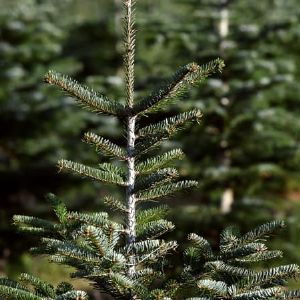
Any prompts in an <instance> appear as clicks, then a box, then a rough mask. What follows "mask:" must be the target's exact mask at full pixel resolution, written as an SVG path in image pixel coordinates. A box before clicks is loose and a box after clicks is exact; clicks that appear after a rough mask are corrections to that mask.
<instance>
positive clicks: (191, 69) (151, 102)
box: [133, 59, 224, 114]
mask: <svg viewBox="0 0 300 300" xmlns="http://www.w3.org/2000/svg"><path fill="white" fill-rule="evenodd" d="M223 67H224V62H223V61H222V60H221V59H215V60H213V61H211V62H209V63H208V64H206V65H204V66H199V65H197V64H196V63H191V64H188V65H186V66H184V67H181V68H180V69H179V70H177V72H176V73H175V74H174V75H173V76H172V77H171V78H170V79H169V80H167V81H166V82H165V84H163V85H162V86H161V87H159V88H158V89H155V90H154V91H153V92H152V93H151V94H150V95H149V96H148V97H146V98H144V99H143V100H142V101H141V102H139V103H137V104H136V105H134V107H133V112H134V114H139V113H147V112H149V111H151V110H153V109H156V108H157V106H159V105H160V104H162V102H166V101H167V100H170V99H172V98H175V97H177V96H180V95H181V94H182V93H184V92H185V91H186V90H187V89H188V88H189V87H190V86H194V85H196V84H199V83H200V82H201V81H202V80H204V79H205V78H207V77H208V76H209V75H211V74H212V73H215V72H216V71H221V70H222V69H223Z"/></svg>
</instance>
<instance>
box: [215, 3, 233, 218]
mask: <svg viewBox="0 0 300 300" xmlns="http://www.w3.org/2000/svg"><path fill="white" fill-rule="evenodd" d="M228 6H229V0H220V20H219V24H218V34H219V39H220V45H219V52H220V56H221V57H222V58H225V56H226V46H227V42H228V41H227V39H228V35H229V7H228ZM222 84H223V90H224V92H228V89H229V86H228V84H227V82H226V81H223V82H222ZM220 102H221V104H222V105H223V106H228V105H229V104H230V99H228V98H227V97H225V96H223V97H221V99H220ZM224 130H226V124H224ZM221 147H222V149H223V157H222V165H223V166H224V167H225V168H229V167H230V164H231V161H230V150H229V149H228V141H226V140H225V139H224V140H222V141H221ZM233 202H234V191H233V189H232V187H230V185H228V184H227V186H225V189H224V191H223V194H222V196H221V205H220V210H221V213H222V214H227V213H229V212H230V211H231V206H232V204H233Z"/></svg>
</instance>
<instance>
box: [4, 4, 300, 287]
mask: <svg viewBox="0 0 300 300" xmlns="http://www.w3.org/2000/svg"><path fill="white" fill-rule="evenodd" d="M121 10H122V1H121V0H85V1H80V0H64V1H62V0H60V1H59V0H41V1H39V0H9V1H7V0H0V182H1V184H0V185H1V188H0V197H1V208H0V217H1V218H0V232H1V239H0V273H6V274H10V275H11V276H13V275H14V274H15V273H16V272H19V271H25V270H26V269H27V271H30V272H32V271H33V272H34V271H36V272H43V270H45V268H49V267H45V268H44V269H43V265H44V262H40V261H36V262H35V264H34V267H33V266H32V259H31V258H30V257H29V256H28V254H24V253H27V250H28V248H29V247H30V246H32V245H33V244H34V241H32V239H31V238H30V237H26V236H25V237H24V236H20V235H19V234H17V233H16V232H15V231H14V228H13V227H12V226H11V221H10V220H11V217H12V215H13V214H30V215H36V216H46V215H48V214H49V211H50V210H49V206H48V204H47V203H46V202H45V198H44V195H45V194H46V193H48V192H52V193H56V194H58V195H59V196H60V197H61V198H63V199H64V200H65V201H66V202H67V204H68V205H69V207H70V208H71V209H76V210H94V209H102V208H103V207H102V202H101V199H102V198H103V197H102V196H103V195H105V194H106V193H118V192H119V191H117V190H111V189H109V188H107V187H106V186H102V185H101V186H100V185H99V184H96V183H93V182H89V181H87V180H85V179H80V178H77V177H73V176H67V175H65V174H60V173H58V172H57V168H56V166H55V165H56V161H57V160H58V159H59V158H62V157H63V158H67V159H72V160H76V161H81V162H85V163H87V164H96V163H97V162H98V161H99V159H100V160H102V159H103V158H102V157H101V155H99V157H96V156H95V155H94V153H93V151H91V149H89V148H88V147H87V146H86V145H85V144H83V143H81V142H80V138H81V137H82V134H83V133H84V132H85V131H87V129H93V131H95V132H97V131H98V132H101V135H103V136H105V135H108V134H109V135H110V136H111V135H113V136H114V139H115V140H118V141H121V140H123V132H122V129H121V128H120V130H115V129H112V128H116V127H115V126H112V123H111V122H112V121H111V120H110V119H108V118H107V119H106V118H97V116H94V115H93V114H90V113H86V112H83V111H82V110H81V109H79V108H78V107H76V105H74V103H73V101H72V100H71V99H70V98H68V97H67V96H66V95H64V94H62V93H60V92H57V91H56V90H55V89H53V88H51V87H48V86H46V85H45V84H44V83H43V74H44V73H45V72H46V71H47V70H48V69H55V70H57V71H60V72H63V73H65V74H68V75H70V76H72V77H74V78H76V79H78V80H79V81H81V82H86V83H87V84H88V85H90V86H92V87H93V88H94V89H95V90H98V91H101V93H104V94H107V95H108V96H109V97H111V98H115V99H122V97H124V94H123V83H122V77H123V73H122V47H121V46H122V15H121ZM299 21H300V7H299V2H298V1H297V0H264V1H257V0H254V1H248V0H196V1H195V0H163V1H160V0H152V1H148V0H141V1H137V29H138V31H137V41H138V42H137V57H136V75H137V81H136V90H137V92H136V97H137V100H138V98H139V97H141V96H143V95H144V94H146V93H147V92H149V87H151V86H152V87H153V86H155V85H156V84H159V83H160V82H161V81H162V80H164V79H165V78H166V77H167V76H169V75H170V74H172V73H173V71H174V70H176V69H177V67H178V66H180V65H183V64H186V63H188V62H190V61H197V62H199V63H205V62H207V61H209V60H211V59H213V58H216V57H221V58H223V59H224V60H225V63H226V68H225V70H224V72H223V74H222V75H217V76H215V77H214V78H211V79H209V80H207V81H206V82H205V83H203V84H202V85H201V86H200V87H199V88H198V89H196V91H193V93H190V94H187V95H186V96H185V97H184V98H183V99H182V100H181V101H180V102H176V103H174V104H173V106H172V109H171V110H170V111H166V112H165V114H166V115H169V114H174V113H176V112H180V111H182V110H186V109H187V108H193V107H195V106H196V107H198V108H201V109H202V111H203V120H202V122H201V124H199V126H198V127H196V126H193V127H188V128H186V129H184V130H183V131H182V132H181V133H180V135H179V136H177V137H175V140H174V143H179V141H180V143H182V146H183V148H184V150H185V153H186V154H187V157H188V160H187V161H185V162H183V163H181V165H180V167H181V173H182V175H183V176H184V177H193V178H196V179H200V187H199V189H197V190H194V191H193V192H192V193H184V194H181V195H176V196H173V197H172V198H171V199H167V200H166V201H167V202H168V204H169V205H170V206H172V208H173V209H174V210H173V213H172V215H171V218H172V219H173V220H174V222H175V224H176V226H177V231H176V233H174V234H175V235H176V238H177V239H179V240H181V241H184V239H185V236H186V235H187V233H188V232H193V231H198V232H201V233H202V234H203V235H205V236H206V237H208V238H209V239H210V240H212V241H214V242H217V241H215V240H214V239H215V236H216V235H217V233H218V232H219V231H220V230H221V229H222V228H224V227H225V226H226V225H228V224H238V225H239V226H240V227H242V230H246V229H248V228H250V227H253V226H254V225H256V224H257V223H259V222H262V221H264V220H266V219H267V220H269V219H272V218H285V219H286V220H287V223H288V228H287V229H286V231H285V233H284V234H283V235H282V236H281V237H280V238H279V239H278V242H277V243H279V244H280V248H281V249H282V250H284V251H286V255H285V257H284V259H285V260H286V261H287V262H296V263H297V262H298V263H300V256H299V251H297V249H298V248H299V247H300V235H299V229H300V148H299V145H300V144H299V141H300V105H299V104H300V85H299V79H300V68H299V66H300V61H299V60H300V56H299V49H300V22H299ZM146 87H147V88H146ZM156 118H157V120H159V119H160V118H161V116H156ZM112 130H114V131H112ZM164 147H170V145H169V144H165V145H164ZM298 191H299V192H298ZM28 269H30V270H28ZM47 270H49V269H47ZM59 272H61V270H60V269H59V270H58V269H54V270H53V272H49V271H47V276H50V280H52V281H55V282H57V281H59V278H57V277H59V276H64V274H61V275H57V274H60V273H59ZM50 273H51V274H50ZM53 274H55V275H53ZM51 276H52V277H51Z"/></svg>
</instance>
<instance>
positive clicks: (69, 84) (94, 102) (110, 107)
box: [45, 71, 125, 116]
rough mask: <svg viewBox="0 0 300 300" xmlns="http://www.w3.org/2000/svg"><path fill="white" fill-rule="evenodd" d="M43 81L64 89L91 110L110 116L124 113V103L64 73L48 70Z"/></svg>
mask: <svg viewBox="0 0 300 300" xmlns="http://www.w3.org/2000/svg"><path fill="white" fill-rule="evenodd" d="M45 81H46V82H48V83H50V84H53V85H56V86H58V87H59V88H61V89H62V90H64V91H66V92H67V93H68V94H69V95H70V96H73V97H74V98H75V99H76V100H77V102H78V103H79V104H81V105H82V106H83V107H85V108H87V109H89V110H91V111H94V112H97V113H103V114H107V115H112V116H122V115H123V114H124V113H125V107H124V105H122V104H120V103H118V102H116V101H112V100H110V99H108V98H106V97H105V96H103V95H101V94H99V93H97V92H95V91H93V90H92V89H89V88H88V87H86V86H84V85H81V84H79V83H78V82H77V81H75V80H73V79H71V78H69V77H68V76H66V75H62V74H60V73H57V72H54V71H49V72H48V73H47V74H46V75H45Z"/></svg>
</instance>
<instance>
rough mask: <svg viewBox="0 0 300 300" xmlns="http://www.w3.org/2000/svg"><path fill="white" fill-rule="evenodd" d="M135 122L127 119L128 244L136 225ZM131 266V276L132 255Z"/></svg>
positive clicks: (130, 242)
mask: <svg viewBox="0 0 300 300" xmlns="http://www.w3.org/2000/svg"><path fill="white" fill-rule="evenodd" d="M135 120H136V117H129V118H128V127H127V130H128V133H127V134H128V135H127V139H128V143H127V155H128V160H127V167H128V186H127V191H126V202H127V209H128V219H127V226H128V227H127V232H128V239H127V242H128V244H129V245H130V244H132V243H134V242H135V225H136V221H135V219H136V217H135V201H136V198H135V195H134V192H133V191H134V185H135V176H136V173H135V158H134V143H135ZM130 260H131V261H130V264H131V266H130V267H129V270H128V274H129V275H130V276H133V275H134V273H135V259H134V255H132V257H131V259H130Z"/></svg>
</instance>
